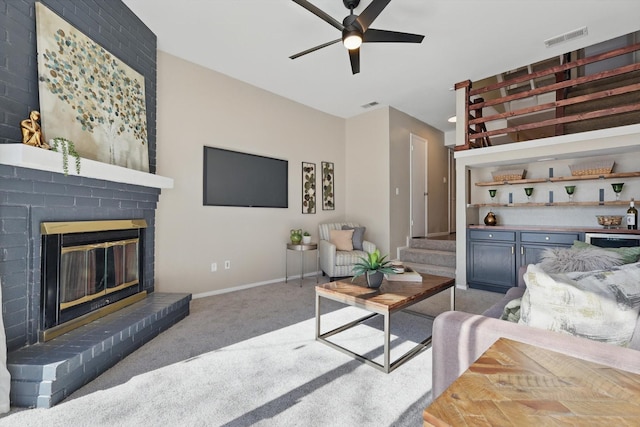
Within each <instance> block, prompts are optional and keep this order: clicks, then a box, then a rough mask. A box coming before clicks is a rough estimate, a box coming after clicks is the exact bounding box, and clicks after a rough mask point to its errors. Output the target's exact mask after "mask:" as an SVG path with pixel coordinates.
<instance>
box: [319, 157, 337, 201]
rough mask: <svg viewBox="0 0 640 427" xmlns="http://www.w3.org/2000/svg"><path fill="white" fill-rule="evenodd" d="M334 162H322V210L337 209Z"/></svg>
mask: <svg viewBox="0 0 640 427" xmlns="http://www.w3.org/2000/svg"><path fill="white" fill-rule="evenodd" d="M334 191H335V184H334V180H333V162H322V210H323V211H332V210H334V209H335V197H334Z"/></svg>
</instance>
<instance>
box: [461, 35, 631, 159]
mask: <svg viewBox="0 0 640 427" xmlns="http://www.w3.org/2000/svg"><path fill="white" fill-rule="evenodd" d="M636 51H640V43H636V44H633V45H630V46H627V47H624V48H619V49H615V50H611V51H609V52H605V53H601V54H598V55H594V56H590V57H588V58H582V59H578V60H575V61H571V62H567V63H564V64H561V65H556V66H552V67H550V68H547V69H545V70H540V71H535V72H531V73H528V74H524V75H520V76H518V77H515V78H511V79H508V80H505V81H502V82H498V83H495V84H490V85H487V86H484V87H481V88H477V89H473V88H472V87H471V86H472V85H471V81H464V82H460V83H458V84H456V86H455V88H456V90H460V89H464V91H465V96H464V99H465V106H464V108H465V113H466V114H465V123H464V129H465V144H464V145H458V146H456V150H468V149H471V148H480V147H485V146H488V145H491V141H490V138H492V137H496V136H500V135H505V136H507V135H514V134H515V135H519V134H520V133H521V132H523V131H530V130H534V129H538V130H539V129H540V128H547V129H552V135H547V136H553V135H564V134H566V133H575V132H576V130H575V129H573V130H572V129H569V127H570V126H575V124H577V122H582V121H585V120H592V119H603V118H611V117H615V116H618V117H622V116H625V117H624V121H625V122H624V123H623V124H631V123H640V114H638V113H635V112H638V111H640V63H637V62H636V63H632V64H630V65H625V66H621V67H618V68H613V69H608V70H606V71H601V72H598V73H595V74H592V75H588V76H582V77H573V78H572V77H571V76H572V75H577V74H578V70H579V67H584V66H585V65H587V64H593V63H596V62H599V61H604V60H607V59H610V58H615V57H617V56H620V55H626V54H630V53H634V52H636ZM544 77H547V78H548V77H551V78H552V79H555V83H551V84H548V85H546V86H543V87H536V88H534V89H530V90H525V91H518V93H514V94H508V95H506V96H498V97H493V98H492V99H486V100H485V98H489V97H488V96H485V95H488V94H489V93H490V92H492V93H496V92H497V91H499V92H502V93H504V92H505V90H506V88H508V87H510V86H511V87H513V86H514V85H517V84H518V83H523V82H526V81H533V80H535V79H540V78H544ZM617 80H620V81H618V82H616V81H617ZM599 85H600V86H601V87H600V88H598V86H599ZM587 87H588V88H590V89H588V90H587V93H586V94H576V95H573V96H572V94H575V93H576V92H578V91H579V90H581V89H584V88H587ZM603 87H604V89H603ZM549 92H555V101H552V102H545V103H542V104H539V105H533V106H528V107H525V108H518V109H515V110H511V108H510V107H509V105H510V104H509V103H510V102H512V101H516V100H520V99H525V98H529V97H533V96H536V95H541V94H546V93H549ZM625 94H627V95H626V96H625ZM629 95H631V96H629ZM552 96H553V95H552ZM610 97H617V98H615V103H614V104H613V105H606V106H604V107H603V105H602V104H601V105H598V102H600V103H601V102H602V101H604V100H605V99H606V98H610ZM598 100H600V101H598ZM592 101H596V102H592ZM608 101H612V99H609V100H608ZM587 103H588V104H587ZM609 104H611V102H609ZM489 107H493V108H492V109H490V110H489V111H490V112H491V114H489V115H485V114H483V110H484V111H485V112H486V111H487V110H485V109H488V108H489ZM572 108H573V109H579V110H578V112H571V111H570V110H571V109H572ZM580 110H583V111H580ZM500 111H503V112H500ZM541 112H546V113H547V114H546V116H547V117H548V116H549V113H551V116H552V117H553V118H551V119H549V118H543V119H542V120H538V121H527V120H536V119H535V116H536V115H537V114H540V113H541ZM543 115H544V114H543ZM514 118H519V119H521V120H520V121H525V122H524V123H520V124H517V125H509V124H508V121H509V120H512V119H514ZM501 122H505V123H507V124H506V126H505V125H504V124H502V123H501ZM489 123H493V126H487V125H488V124H489ZM598 126H601V127H599V128H602V127H612V125H610V124H604V125H603V124H602V123H600V124H598ZM613 126H618V125H613ZM487 127H491V128H492V129H491V130H487ZM578 131H580V130H578ZM528 139H531V138H528ZM519 140H520V139H518V138H516V139H515V141H512V142H517V141H519Z"/></svg>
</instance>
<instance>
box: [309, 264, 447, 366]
mask: <svg viewBox="0 0 640 427" xmlns="http://www.w3.org/2000/svg"><path fill="white" fill-rule="evenodd" d="M421 276H422V282H398V281H388V280H386V279H385V280H384V281H383V283H382V286H380V288H378V289H372V288H368V287H366V284H365V282H364V278H363V277H358V278H357V279H356V280H355V281H353V282H352V281H351V279H346V280H339V281H336V282H331V283H325V284H322V285H317V286H316V340H318V341H320V342H323V343H325V344H326V345H328V346H329V347H332V348H334V349H336V350H339V351H341V352H343V353H345V354H348V355H350V356H352V357H354V358H355V359H357V360H360V361H362V362H364V363H366V364H368V365H370V366H373V367H374V368H376V369H379V370H381V371H383V372H386V373H389V372H391V371H393V370H394V369H396V368H397V367H398V366H400V365H402V364H403V363H404V362H406V361H407V360H409V359H411V358H412V357H413V356H415V355H416V354H418V353H419V352H420V351H422V350H423V349H425V348H426V347H427V346H428V345H429V344H430V343H431V335H429V336H428V337H427V338H426V339H424V340H423V341H422V342H420V343H419V344H418V345H416V346H415V347H414V348H413V349H411V350H409V351H408V352H407V353H405V354H404V355H402V356H400V357H399V358H398V359H396V360H395V361H393V362H392V361H391V348H390V341H391V315H392V314H394V313H397V312H399V311H401V310H405V309H406V308H408V307H410V306H412V305H413V304H415V303H417V302H420V301H423V300H425V299H427V298H429V297H432V296H434V295H436V294H438V293H440V292H442V291H444V290H446V289H451V310H454V309H455V286H454V285H455V279H452V278H450V277H442V276H434V275H431V274H421ZM322 298H326V299H330V300H333V301H338V302H340V303H343V304H346V305H350V306H353V307H358V308H362V309H364V310H367V311H370V312H371V314H369V315H367V316H365V317H362V318H360V319H357V320H354V321H352V322H349V323H347V324H345V325H342V326H340V327H338V328H335V329H333V330H331V331H328V332H324V333H321V329H320V318H321V314H322V313H321V306H320V302H321V299H322ZM407 313H409V314H417V313H413V312H411V311H407ZM375 316H384V364H380V363H378V362H375V361H374V360H372V359H369V358H367V357H365V356H363V355H361V354H358V353H355V352H353V351H351V350H349V349H347V348H345V347H343V346H341V345H338V344H336V343H333V342H331V341H328V340H327V338H329V337H331V336H332V335H335V334H338V333H340V332H343V331H346V330H347V329H349V328H352V327H354V326H357V325H359V324H361V323H362V322H364V321H366V320H368V319H371V318H372V317H375Z"/></svg>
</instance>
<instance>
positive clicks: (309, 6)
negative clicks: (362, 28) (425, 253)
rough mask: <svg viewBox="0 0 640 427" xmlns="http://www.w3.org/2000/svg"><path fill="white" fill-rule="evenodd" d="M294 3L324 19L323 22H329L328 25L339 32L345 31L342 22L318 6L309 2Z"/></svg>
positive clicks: (295, 1)
mask: <svg viewBox="0 0 640 427" xmlns="http://www.w3.org/2000/svg"><path fill="white" fill-rule="evenodd" d="M293 2H294V3H298V4H299V5H300V6H302V7H304V8H305V9H307V10H308V11H309V12H311V13H313V14H314V15H316V16H317V17H318V18H320V19H322V20H323V21H325V22H327V23H328V24H330V25H333V26H334V27H336V28H337V29H338V30H340V31H342V30H344V25H342V22H340V21H338V20H336V19H334V18H332V17H331V16H329V15H328V14H327V13H326V12H324V11H323V10H320V9H318V8H317V7H316V6H314V5H312V4H311V3H309V2H308V1H307V0H293Z"/></svg>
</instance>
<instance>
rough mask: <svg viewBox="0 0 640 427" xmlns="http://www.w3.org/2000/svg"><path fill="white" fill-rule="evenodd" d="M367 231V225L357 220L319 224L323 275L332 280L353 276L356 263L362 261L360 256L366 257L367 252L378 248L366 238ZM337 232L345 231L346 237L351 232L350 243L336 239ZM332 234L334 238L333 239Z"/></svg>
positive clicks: (319, 246) (319, 247) (319, 249)
mask: <svg viewBox="0 0 640 427" xmlns="http://www.w3.org/2000/svg"><path fill="white" fill-rule="evenodd" d="M365 231H366V227H363V226H360V225H359V224H357V223H355V222H334V223H326V224H320V225H319V226H318V235H319V238H320V240H319V242H318V252H319V256H320V270H322V275H327V276H329V280H330V281H333V280H334V279H335V278H337V277H347V276H353V274H352V270H353V266H354V264H355V263H357V262H358V261H360V258H362V257H366V256H367V253H372V252H374V251H375V250H376V245H375V244H374V243H372V242H369V241H367V240H364V233H365ZM335 232H338V233H345V235H344V236H342V237H346V235H347V234H349V232H351V234H350V236H349V237H348V240H349V242H347V243H348V244H347V245H345V244H344V242H339V241H336V239H337V240H339V238H338V237H339V236H338V237H335V235H336V233H335ZM332 234H333V235H334V239H332ZM341 243H343V244H341Z"/></svg>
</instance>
